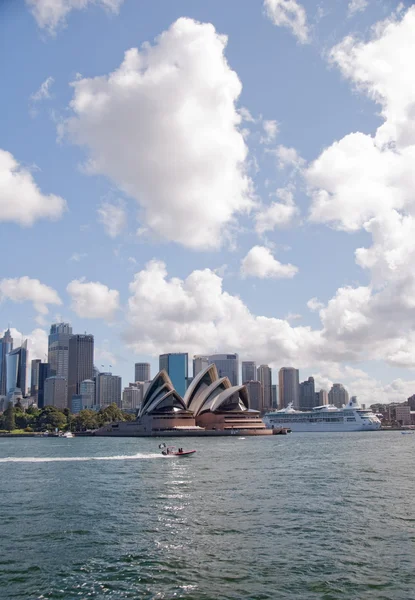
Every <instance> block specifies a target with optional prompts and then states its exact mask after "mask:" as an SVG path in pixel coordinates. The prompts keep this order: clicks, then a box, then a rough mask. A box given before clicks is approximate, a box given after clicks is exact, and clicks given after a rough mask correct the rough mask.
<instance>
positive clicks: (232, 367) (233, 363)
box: [209, 354, 239, 385]
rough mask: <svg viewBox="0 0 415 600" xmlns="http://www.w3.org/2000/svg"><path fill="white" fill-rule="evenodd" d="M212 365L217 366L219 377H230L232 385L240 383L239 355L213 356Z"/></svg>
mask: <svg viewBox="0 0 415 600" xmlns="http://www.w3.org/2000/svg"><path fill="white" fill-rule="evenodd" d="M209 362H210V364H214V365H216V369H217V371H218V375H219V377H228V379H229V381H230V382H231V384H232V385H238V383H239V357H238V355H237V354H212V355H211V356H209Z"/></svg>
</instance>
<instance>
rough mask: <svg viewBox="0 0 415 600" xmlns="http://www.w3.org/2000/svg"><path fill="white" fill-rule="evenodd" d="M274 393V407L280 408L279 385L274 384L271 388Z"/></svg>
mask: <svg viewBox="0 0 415 600" xmlns="http://www.w3.org/2000/svg"><path fill="white" fill-rule="evenodd" d="M271 394H272V408H278V386H277V385H276V384H273V386H272V388H271Z"/></svg>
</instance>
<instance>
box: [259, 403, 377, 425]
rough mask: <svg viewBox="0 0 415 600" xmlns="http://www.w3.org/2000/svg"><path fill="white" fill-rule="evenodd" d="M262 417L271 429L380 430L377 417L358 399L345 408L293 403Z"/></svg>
mask: <svg viewBox="0 0 415 600" xmlns="http://www.w3.org/2000/svg"><path fill="white" fill-rule="evenodd" d="M262 420H263V421H264V423H265V425H266V426H267V427H268V428H269V429H279V428H281V427H285V428H287V429H291V430H292V431H294V432H295V431H319V432H320V431H321V432H323V431H375V430H377V429H380V421H379V419H378V417H377V416H376V415H375V414H374V413H372V411H370V410H364V409H362V408H360V407H359V405H358V404H357V402H356V401H355V400H350V402H349V403H348V404H347V405H346V406H344V407H343V408H336V407H335V406H333V405H331V404H329V405H325V406H316V408H313V410H310V411H306V412H303V411H300V410H295V409H294V408H293V407H292V405H289V406H288V407H287V408H283V409H281V410H277V411H275V412H269V413H266V414H265V415H264V416H263V417H262Z"/></svg>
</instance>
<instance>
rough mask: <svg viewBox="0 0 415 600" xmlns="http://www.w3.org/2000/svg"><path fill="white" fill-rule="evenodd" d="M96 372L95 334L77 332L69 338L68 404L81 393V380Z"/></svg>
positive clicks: (90, 377)
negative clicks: (75, 395)
mask: <svg viewBox="0 0 415 600" xmlns="http://www.w3.org/2000/svg"><path fill="white" fill-rule="evenodd" d="M93 372H94V336H93V335H89V334H86V333H85V334H79V333H77V334H75V335H72V336H71V337H70V338H69V358H68V406H71V399H72V396H73V395H74V394H79V393H80V385H81V382H82V381H84V380H85V379H92V378H93Z"/></svg>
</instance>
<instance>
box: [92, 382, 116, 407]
mask: <svg viewBox="0 0 415 600" xmlns="http://www.w3.org/2000/svg"><path fill="white" fill-rule="evenodd" d="M113 402H115V404H116V405H117V406H121V377H118V375H113V374H112V373H100V374H99V375H98V377H97V378H96V379H95V404H96V406H97V407H98V409H100V408H105V407H106V406H109V405H110V404H112V403H113Z"/></svg>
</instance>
